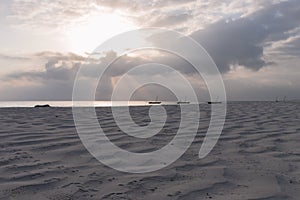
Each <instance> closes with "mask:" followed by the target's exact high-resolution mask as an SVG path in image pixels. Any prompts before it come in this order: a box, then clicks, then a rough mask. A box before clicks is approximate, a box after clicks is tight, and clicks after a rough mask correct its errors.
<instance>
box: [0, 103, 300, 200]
mask: <svg viewBox="0 0 300 200" xmlns="http://www.w3.org/2000/svg"><path fill="white" fill-rule="evenodd" d="M39 103H40V102H39ZM27 105H28V106H29V107H31V106H32V105H31V104H30V105H29V104H27ZM185 106H186V107H188V106H189V105H185ZM199 107H200V110H201V115H200V118H199V119H197V120H199V123H200V124H199V128H198V130H197V134H196V137H195V139H194V141H193V143H192V145H191V146H190V147H189V148H188V150H187V151H186V152H185V153H184V154H183V155H182V156H181V157H180V158H179V159H178V160H176V161H175V162H174V163H172V164H171V165H169V166H166V167H165V168H163V169H161V170H158V171H155V172H151V173H142V174H130V173H123V172H119V171H116V170H115V169H111V168H110V167H108V166H106V165H104V164H102V163H100V162H99V161H97V160H96V159H95V158H94V157H93V156H92V155H91V154H90V153H89V152H88V151H87V150H86V148H85V147H84V145H83V144H82V142H81V140H80V138H79V136H78V134H77V131H76V128H75V125H74V121H73V115H72V109H71V108H66V107H63V108H60V107H54V108H42V109H33V108H1V109H0V127H1V129H0V199H95V200H96V199H103V200H107V199H146V200H150V199H179V200H181V199H183V200H189V199H218V200H222V199H232V200H240V199H275V200H281V199H289V200H290V199H291V200H297V199H299V196H300V145H299V144H300V104H299V103H295V102H286V103H284V102H278V103H275V102H231V103H228V107H227V110H228V112H227V118H226V123H225V125H224V129H223V132H222V135H221V137H220V139H219V141H218V143H217V145H216V146H215V147H214V149H213V151H212V152H211V153H210V154H209V155H208V156H207V157H205V158H204V159H199V157H198V153H199V149H200V147H201V144H202V142H203V139H204V137H205V134H206V131H207V127H208V124H209V119H210V105H207V104H201V105H199ZM117 109H119V110H120V111H122V109H124V108H123V107H121V108H117ZM150 109H151V107H150V106H132V107H130V113H131V116H132V119H133V120H134V121H135V122H136V124H137V125H139V126H141V127H144V126H147V125H149V123H151V118H150V117H149V112H150V111H151V112H152V114H153V116H154V117H155V116H156V114H157V113H155V110H150ZM165 109H166V113H167V119H166V123H165V125H164V127H163V128H162V129H161V130H160V131H159V133H158V134H157V135H154V136H153V137H150V138H146V139H143V138H133V137H131V136H128V135H127V134H126V133H124V132H123V131H122V130H120V128H119V127H118V125H117V124H116V123H115V120H114V118H113V116H112V113H111V108H110V107H100V108H96V112H97V116H98V120H99V123H100V125H101V126H102V127H103V130H104V131H105V133H106V134H107V137H108V138H109V139H110V140H111V141H112V142H113V143H114V144H115V145H116V146H118V147H119V148H122V149H125V150H128V151H131V152H134V153H147V152H151V151H156V150H158V149H161V148H162V147H164V146H165V145H167V144H168V143H169V142H170V141H171V140H172V139H173V138H174V137H175V135H176V132H177V130H178V127H179V122H180V116H181V113H180V109H179V106H176V105H167V106H165ZM153 112H154V113H153ZM190 112H193V111H192V110H191V111H190ZM157 115H159V114H157ZM119 117H121V118H122V117H123V114H122V112H120V115H119ZM152 120H155V118H153V119H152ZM188 121H189V120H188ZM190 122H191V123H192V122H193V120H190ZM123 123H124V124H125V125H126V124H127V123H128V121H126V118H124V121H123ZM187 127H189V126H188V125H187ZM189 134H190V133H189V132H188V131H187V132H186V133H185V135H186V136H189ZM107 152H108V153H109V149H107ZM108 155H109V154H108ZM109 158H110V159H111V160H113V161H115V163H118V155H117V154H111V155H109ZM146 164H147V163H146Z"/></svg>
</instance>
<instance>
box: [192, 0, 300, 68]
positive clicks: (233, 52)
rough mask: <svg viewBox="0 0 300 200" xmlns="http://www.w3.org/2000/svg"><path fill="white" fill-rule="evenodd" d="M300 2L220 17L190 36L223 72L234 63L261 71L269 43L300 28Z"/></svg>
mask: <svg viewBox="0 0 300 200" xmlns="http://www.w3.org/2000/svg"><path fill="white" fill-rule="evenodd" d="M298 19H300V3H299V2H298V1H287V2H282V3H279V4H274V5H271V6H269V7H267V8H264V9H261V10H259V11H257V12H255V13H253V14H251V15H249V16H247V17H242V18H238V19H235V20H221V21H218V22H216V23H213V24H211V25H209V26H207V27H206V28H205V29H204V30H200V31H196V32H194V33H193V34H192V35H191V36H192V37H193V38H195V39H196V40H197V41H198V42H200V44H202V45H203V46H204V47H205V49H206V50H207V51H208V53H209V54H210V55H211V56H212V58H213V59H214V61H215V62H216V64H217V66H218V67H219V69H220V70H221V71H222V72H226V71H229V70H230V67H231V66H233V65H242V66H245V67H248V68H251V69H254V70H258V69H260V68H262V67H263V66H266V65H267V64H268V61H266V60H265V59H264V47H265V45H266V43H267V42H271V41H277V40H280V39H284V38H287V37H289V36H288V35H287V34H286V32H287V31H290V30H293V29H295V28H297V27H299V25H300V23H299V20H298Z"/></svg>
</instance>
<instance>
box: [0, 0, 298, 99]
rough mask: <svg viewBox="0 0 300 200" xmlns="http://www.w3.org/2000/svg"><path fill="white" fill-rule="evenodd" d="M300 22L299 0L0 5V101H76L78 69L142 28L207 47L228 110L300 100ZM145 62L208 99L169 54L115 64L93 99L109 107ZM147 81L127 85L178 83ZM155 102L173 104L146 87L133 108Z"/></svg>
mask: <svg viewBox="0 0 300 200" xmlns="http://www.w3.org/2000/svg"><path fill="white" fill-rule="evenodd" d="M299 19H300V1H299V0H260V1H257V0H224V1H219V0H197V1H193V0H184V1H183V0H182V1H181V0H130V1H129V0H114V1H111V0H82V1H73V0H65V1H60V0H43V1H39V0H1V1H0V27H1V28H0V101H26V100H48V101H50V100H71V99H72V91H73V85H74V79H75V77H76V74H77V72H78V70H79V68H80V67H81V66H82V65H83V64H85V63H86V59H87V58H88V57H89V56H90V55H91V54H92V52H93V51H94V50H95V49H96V48H97V47H98V46H99V45H100V44H101V43H103V42H105V41H107V40H108V39H110V38H111V37H113V36H115V35H118V34H121V33H123V32H126V31H131V30H135V29H139V28H146V27H160V28H164V29H169V30H174V31H177V32H179V33H181V34H183V35H185V36H189V37H191V38H193V39H194V40H195V41H197V42H198V43H199V44H201V45H202V46H203V47H204V49H205V50H206V51H207V52H208V53H209V55H210V56H211V57H212V59H213V60H214V62H215V63H216V65H217V67H218V69H219V71H220V73H221V74H222V78H223V80H224V84H225V88H226V93H227V98H228V100H236V101H238V100H243V101H244V100H275V99H276V97H279V98H283V97H284V96H287V99H291V100H292V99H300V78H299V77H300V67H299V63H300V21H299ZM165 40H168V37H165V38H160V39H159V40H153V41H152V42H154V43H155V42H156V43H161V42H165ZM135 42H137V41H135ZM187 50H188V49H187ZM119 56H120V55H118V51H115V50H111V51H107V52H101V55H99V61H98V62H97V63H94V66H93V67H103V66H104V64H105V61H106V60H107V59H111V58H118V57H119ZM149 62H158V63H163V64H166V65H169V66H171V67H173V68H175V69H177V70H178V71H179V72H180V73H182V74H183V75H184V76H185V77H187V79H188V80H189V81H190V82H191V85H192V86H193V87H194V89H195V91H196V93H197V96H198V98H199V99H200V100H207V99H208V98H209V96H208V95H209V93H208V91H207V89H206V86H205V84H204V83H203V80H202V78H201V76H199V74H197V73H196V72H195V70H193V67H192V66H191V65H190V64H189V63H188V62H185V61H183V60H181V59H179V58H178V57H176V56H174V55H171V54H168V53H166V52H159V51H150V52H149V51H148V52H147V51H140V52H136V53H133V54H132V55H125V56H121V57H120V58H119V59H118V61H117V62H115V63H114V64H113V66H112V69H111V70H109V72H108V74H107V75H106V76H105V77H104V80H103V83H101V84H102V85H101V87H103V88H104V90H103V91H104V92H103V91H102V92H101V93H97V94H96V99H97V100H109V99H110V96H111V94H112V91H113V90H114V85H115V82H116V81H117V80H118V79H119V78H120V76H122V74H124V73H126V70H129V69H132V67H133V66H137V65H142V64H145V63H149ZM148 67H149V69H150V68H151V66H148ZM146 72H147V73H145V72H144V73H140V74H131V75H130V77H129V78H128V79H127V81H128V84H134V83H135V84H138V83H139V80H142V79H143V78H145V77H147V78H149V77H151V78H153V81H154V82H155V81H156V80H160V79H162V78H163V79H165V80H167V81H169V83H170V84H175V83H176V81H174V74H172V73H164V74H162V71H159V70H157V68H156V69H155V70H154V68H153V70H152V71H151V70H150V71H146ZM174 82H175V83H174ZM177 86H178V87H179V89H180V87H181V86H180V84H179V83H177ZM123 92H124V93H126V89H124V91H123ZM184 95H185V91H184V89H183V88H182V96H184ZM156 96H159V98H160V99H162V100H173V99H174V95H173V94H172V92H171V91H169V90H168V88H163V87H159V86H157V85H153V86H141V88H140V89H138V90H137V91H136V93H135V94H134V95H133V97H132V98H133V100H150V99H153V98H155V97H156ZM181 98H182V97H181ZM187 98H189V97H187ZM120 100H121V99H120Z"/></svg>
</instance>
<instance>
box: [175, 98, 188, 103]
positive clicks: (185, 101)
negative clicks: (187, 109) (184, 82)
mask: <svg viewBox="0 0 300 200" xmlns="http://www.w3.org/2000/svg"><path fill="white" fill-rule="evenodd" d="M177 104H190V102H189V101H187V100H186V98H184V101H177Z"/></svg>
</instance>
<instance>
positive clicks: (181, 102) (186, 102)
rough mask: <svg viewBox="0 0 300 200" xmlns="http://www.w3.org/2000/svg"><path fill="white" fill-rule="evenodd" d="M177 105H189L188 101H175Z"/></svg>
mask: <svg viewBox="0 0 300 200" xmlns="http://www.w3.org/2000/svg"><path fill="white" fill-rule="evenodd" d="M177 104H190V102H189V101H177Z"/></svg>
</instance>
